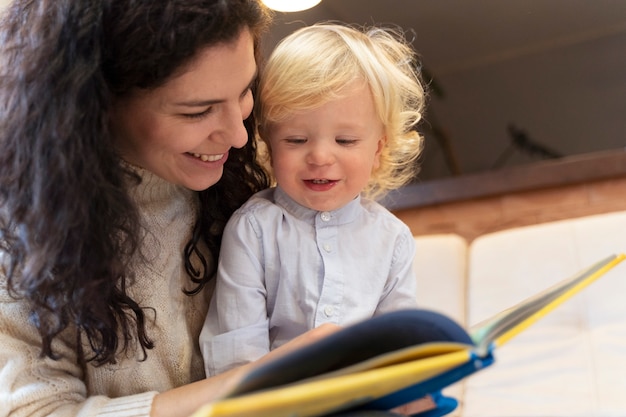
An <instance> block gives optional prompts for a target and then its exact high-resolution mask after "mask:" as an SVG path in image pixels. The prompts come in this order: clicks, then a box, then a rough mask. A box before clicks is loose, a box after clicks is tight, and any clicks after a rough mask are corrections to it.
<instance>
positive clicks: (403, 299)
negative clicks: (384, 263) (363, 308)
mask: <svg viewBox="0 0 626 417" xmlns="http://www.w3.org/2000/svg"><path fill="white" fill-rule="evenodd" d="M414 258H415V240H414V239H413V235H412V234H411V232H410V230H409V229H408V228H403V229H402V232H401V233H400V234H399V235H398V237H397V239H396V247H395V249H394V256H393V260H392V263H391V269H390V271H389V275H388V278H387V283H386V285H385V289H384V291H383V294H382V295H381V298H380V301H379V303H378V307H377V309H376V313H375V315H379V314H383V313H387V312H390V311H394V310H399V309H404V308H416V307H417V276H416V275H415V271H414V269H413V260H414Z"/></svg>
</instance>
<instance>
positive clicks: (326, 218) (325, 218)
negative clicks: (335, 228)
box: [320, 211, 330, 222]
mask: <svg viewBox="0 0 626 417" xmlns="http://www.w3.org/2000/svg"><path fill="white" fill-rule="evenodd" d="M320 218H321V219H322V221H324V222H327V221H330V213H329V212H327V211H323V212H322V213H321V214H320Z"/></svg>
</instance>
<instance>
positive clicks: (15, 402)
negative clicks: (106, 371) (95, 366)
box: [0, 278, 156, 417]
mask: <svg viewBox="0 0 626 417" xmlns="http://www.w3.org/2000/svg"><path fill="white" fill-rule="evenodd" d="M2 279H3V280H4V278H2ZM69 333H70V332H67V333H66V334H64V335H63V336H62V338H59V339H58V340H56V341H55V343H54V349H55V351H56V352H58V353H59V354H61V355H62V358H61V359H59V360H52V359H49V358H42V357H41V356H40V352H41V345H40V343H39V339H40V337H39V335H38V333H37V332H36V330H35V328H34V327H33V326H32V325H30V324H29V320H28V314H27V311H26V310H25V308H24V304H23V303H21V302H19V301H16V300H13V299H12V298H11V297H9V295H8V294H7V292H6V288H5V285H4V281H3V283H2V288H0V334H1V339H0V369H2V370H1V372H0V416H2V417H8V416H11V417H22V416H23V417H27V416H28V417H38V416H51V415H53V416H78V415H81V416H82V415H84V416H97V415H98V416H100V415H110V416H119V417H122V416H125V417H126V416H127V417H134V416H136V417H139V416H142V417H143V416H148V415H149V414H150V407H151V405H152V398H153V397H154V395H155V394H156V392H147V393H142V394H137V395H133V396H129V397H120V398H117V399H111V398H108V397H106V396H92V397H90V398H89V399H87V388H86V385H85V382H84V381H83V378H84V372H83V370H82V369H81V367H80V366H79V365H78V360H77V357H76V352H75V349H74V346H75V342H74V343H72V342H71V341H69V340H67V338H68V337H71V335H70V334H69Z"/></svg>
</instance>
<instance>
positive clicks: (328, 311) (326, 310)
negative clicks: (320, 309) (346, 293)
mask: <svg viewBox="0 0 626 417" xmlns="http://www.w3.org/2000/svg"><path fill="white" fill-rule="evenodd" d="M324 314H326V317H330V316H332V315H333V306H326V307H324Z"/></svg>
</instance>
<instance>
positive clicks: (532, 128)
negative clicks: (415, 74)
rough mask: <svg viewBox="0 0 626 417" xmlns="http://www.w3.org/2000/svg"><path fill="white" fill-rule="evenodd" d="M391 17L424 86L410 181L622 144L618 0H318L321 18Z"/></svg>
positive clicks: (306, 19)
mask: <svg viewBox="0 0 626 417" xmlns="http://www.w3.org/2000/svg"><path fill="white" fill-rule="evenodd" d="M327 20H340V21H344V22H349V23H355V24H359V25H372V24H380V25H397V26H400V27H401V28H402V29H403V30H404V31H405V32H406V36H407V37H408V38H409V39H412V40H413V45H414V47H415V49H416V50H417V51H418V53H419V54H420V55H421V61H422V67H423V69H424V70H425V71H424V78H425V79H426V80H427V81H428V83H429V86H430V90H431V91H430V100H429V105H428V110H427V114H426V116H425V123H423V124H422V125H421V127H420V130H421V131H422V132H423V133H424V135H425V136H426V148H425V152H424V154H423V157H422V160H421V161H420V165H421V171H420V173H419V177H418V180H419V181H424V180H428V179H433V178H444V177H450V176H457V175H463V174H468V173H477V172H485V171H490V170H495V169H499V168H506V167H511V166H518V165H521V164H527V163H531V162H536V161H541V160H547V159H558V158H561V157H564V156H571V155H579V154H587V153H594V152H602V151H607V150H612V149H615V150H621V151H623V150H624V148H625V146H626V1H623V0H475V1H468V0H466V1H462V0H322V1H321V3H320V4H318V5H317V6H315V7H313V8H311V9H309V10H306V11H302V12H294V13H283V12H278V13H277V14H276V22H275V24H274V26H273V28H272V31H271V34H270V36H269V38H268V39H267V42H266V44H265V48H266V50H267V51H269V50H271V48H272V47H273V45H275V43H276V42H277V41H278V40H280V39H281V38H282V37H284V36H285V35H287V34H288V33H290V32H292V31H293V30H295V29H297V28H299V27H302V26H304V25H308V24H311V23H314V22H318V21H327Z"/></svg>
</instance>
